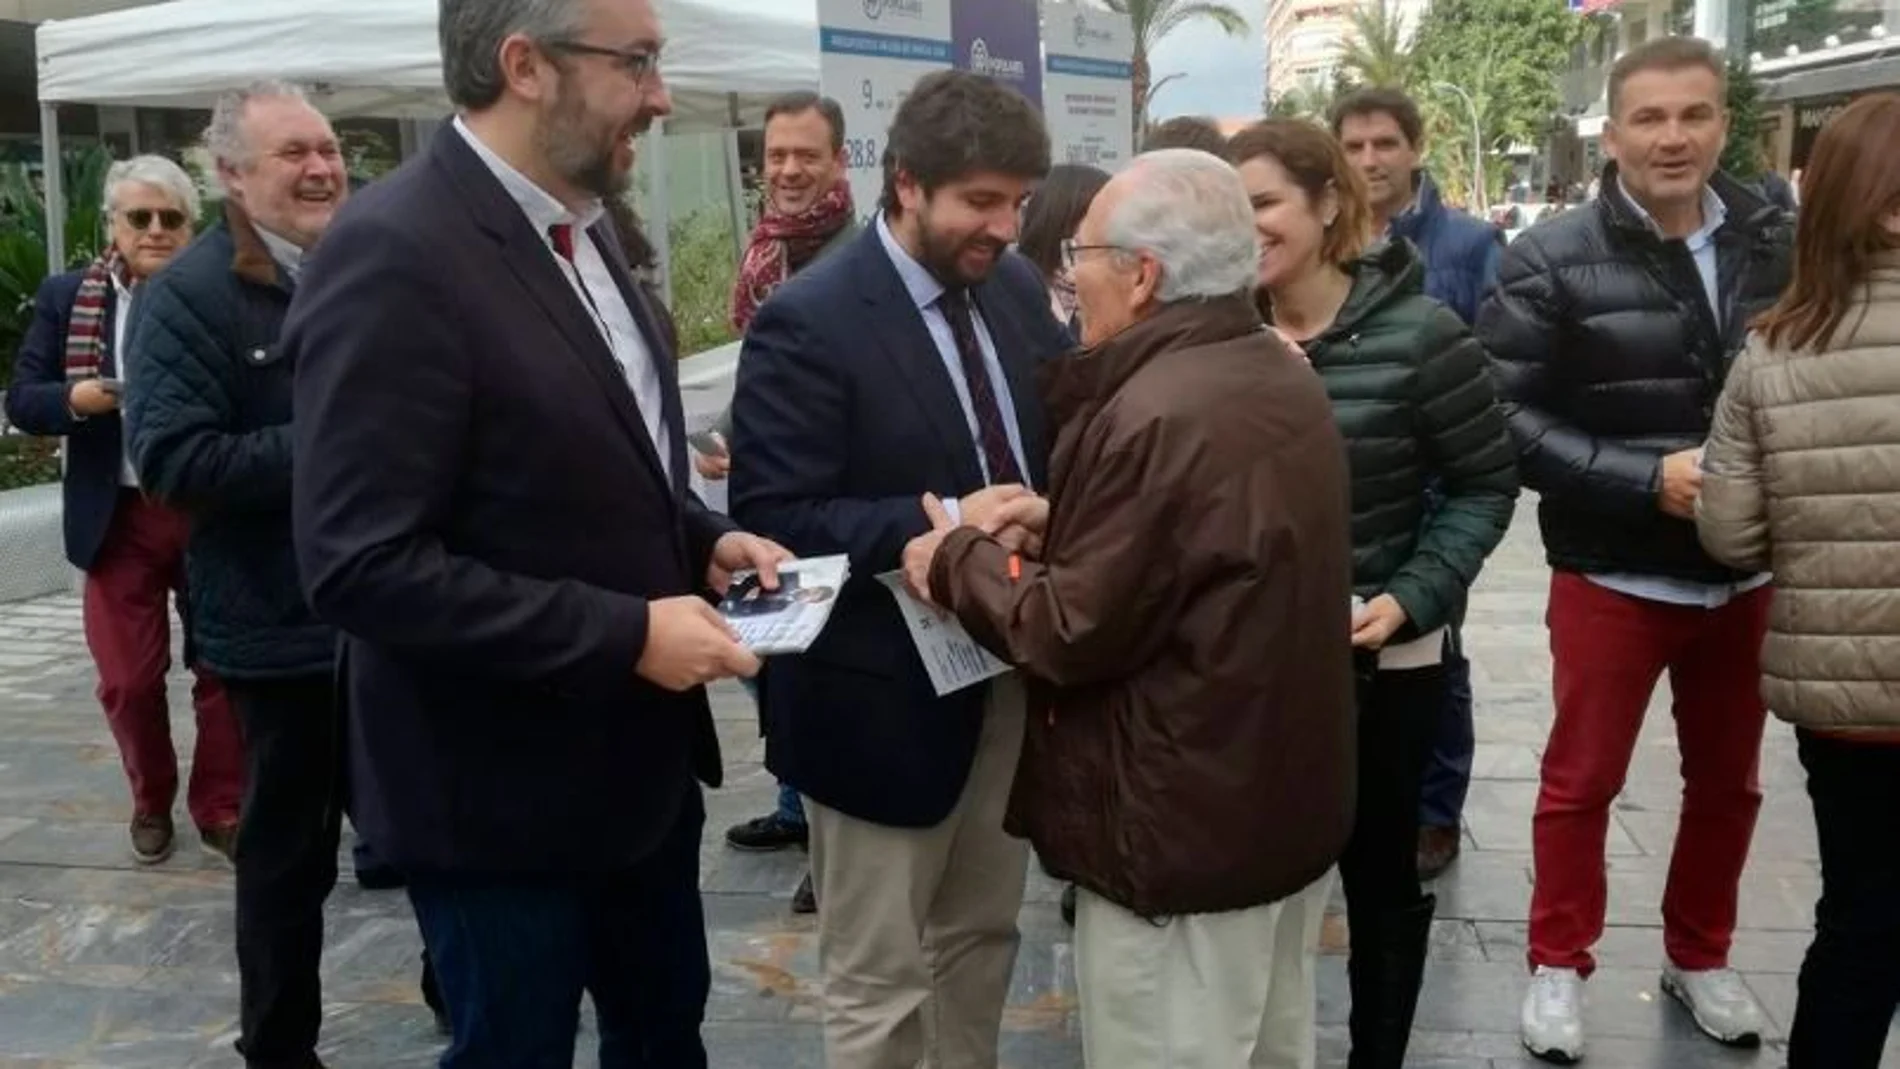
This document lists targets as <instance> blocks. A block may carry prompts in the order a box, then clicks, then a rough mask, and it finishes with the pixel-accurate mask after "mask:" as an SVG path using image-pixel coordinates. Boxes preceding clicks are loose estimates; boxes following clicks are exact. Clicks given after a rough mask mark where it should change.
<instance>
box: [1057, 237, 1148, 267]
mask: <svg viewBox="0 0 1900 1069" xmlns="http://www.w3.org/2000/svg"><path fill="white" fill-rule="evenodd" d="M1133 251H1134V250H1133V249H1130V248H1128V247H1127V246H1126V245H1083V244H1080V243H1079V242H1077V241H1076V240H1075V239H1074V238H1063V239H1062V266H1064V267H1066V268H1068V269H1069V270H1071V271H1073V270H1075V261H1076V260H1077V258H1078V257H1079V256H1080V255H1081V254H1082V253H1085V252H1121V253H1127V252H1133Z"/></svg>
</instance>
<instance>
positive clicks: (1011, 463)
mask: <svg viewBox="0 0 1900 1069" xmlns="http://www.w3.org/2000/svg"><path fill="white" fill-rule="evenodd" d="M937 306H938V307H939V308H941V309H942V310H943V317H944V318H945V319H946V320H948V321H949V323H950V336H951V337H953V338H955V339H956V342H957V357H958V358H959V359H960V360H961V361H962V363H963V381H964V382H965V383H966V384H967V385H968V386H969V388H970V407H972V408H974V409H976V430H977V437H978V439H979V443H978V444H980V445H981V446H982V447H983V460H984V461H985V462H986V463H987V464H988V465H989V469H990V482H991V484H1001V483H1020V482H1022V481H1023V469H1022V466H1021V465H1020V464H1018V463H1016V452H1015V450H1013V449H1011V448H1010V447H1009V430H1008V426H1007V425H1006V424H1005V423H1004V422H1003V409H1002V406H1001V405H999V404H997V401H996V386H995V384H993V383H991V382H990V373H989V370H988V369H987V368H986V367H985V366H984V364H983V347H982V345H981V344H980V343H978V341H977V339H976V318H975V317H974V316H972V315H971V314H970V295H969V294H968V293H967V292H965V291H963V290H946V291H944V294H943V296H941V297H939V298H937Z"/></svg>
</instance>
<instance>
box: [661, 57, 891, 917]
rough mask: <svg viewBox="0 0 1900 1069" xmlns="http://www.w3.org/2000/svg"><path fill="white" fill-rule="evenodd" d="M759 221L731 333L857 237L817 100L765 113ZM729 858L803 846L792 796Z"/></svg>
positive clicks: (742, 267) (718, 463)
mask: <svg viewBox="0 0 1900 1069" xmlns="http://www.w3.org/2000/svg"><path fill="white" fill-rule="evenodd" d="M765 188H766V201H765V214H764V215H763V216H762V217H761V218H760V219H759V223H758V225H757V226H755V227H753V228H752V237H751V240H750V242H749V243H748V244H747V245H746V250H745V259H744V260H743V261H742V262H741V263H740V264H739V277H738V279H737V280H735V281H734V283H733V287H732V326H733V329H734V330H737V331H738V332H739V333H741V334H744V333H745V331H746V328H747V327H749V326H751V325H752V317H753V316H754V315H756V314H757V313H758V310H759V306H760V305H762V304H764V303H765V300H766V298H767V297H770V296H771V295H772V291H774V290H776V289H778V288H779V287H780V286H781V285H784V283H785V280H786V279H788V278H790V277H792V275H794V274H796V273H798V272H799V271H800V270H802V269H803V268H804V267H805V266H806V265H808V264H810V263H813V262H814V261H816V260H817V259H818V258H819V257H821V256H823V255H825V254H826V253H827V252H830V251H831V250H833V249H836V248H839V247H841V246H843V245H845V244H846V243H847V242H849V241H850V240H851V238H852V237H853V236H855V235H856V234H857V232H858V217H857V210H856V208H855V207H854V206H853V205H852V203H851V186H850V185H849V184H848V183H847V182H846V181H845V156H844V111H843V109H841V108H840V107H839V106H838V102H837V101H835V100H833V99H831V98H830V97H823V96H819V95H818V94H816V93H808V92H798V93H788V94H786V95H784V96H782V97H779V98H778V99H777V100H774V101H773V102H772V104H771V106H769V107H768V108H766V109H765ZM731 426H732V412H731V410H730V409H727V410H726V411H725V412H722V413H720V416H719V420H718V422H717V423H716V425H715V426H714V429H713V433H714V434H716V435H718V436H719V437H718V441H719V443H720V444H721V445H724V443H725V438H726V436H727V435H728V434H729V433H730V430H731ZM693 464H694V466H695V467H696V468H698V469H699V473H700V475H702V476H704V477H705V478H708V479H723V478H725V477H726V473H727V471H728V470H729V469H730V467H731V460H730V458H729V456H728V455H727V454H726V453H725V452H723V451H721V452H719V453H717V454H713V453H698V454H695V455H694V458H693ZM726 842H727V843H728V844H729V845H731V846H732V847H733V848H734V849H736V850H756V851H767V850H784V849H787V848H789V847H794V846H803V845H805V842H806V827H805V809H804V806H803V805H802V804H800V802H799V798H798V792H797V791H794V790H792V789H791V788H789V787H786V786H784V785H783V784H781V785H780V786H779V797H778V805H777V807H775V808H774V809H773V811H772V812H770V813H767V814H766V815H764V816H761V817H756V818H754V819H752V820H748V821H746V822H744V823H742V824H737V825H734V826H733V827H732V828H730V829H728V830H727V831H726ZM817 908H818V902H817V897H816V896H815V895H814V894H813V893H812V886H811V877H810V876H809V875H807V876H806V877H805V879H804V880H803V881H802V882H800V884H799V885H798V890H797V892H795V893H794V894H793V895H792V910H793V912H796V913H811V912H814V911H816V909H817Z"/></svg>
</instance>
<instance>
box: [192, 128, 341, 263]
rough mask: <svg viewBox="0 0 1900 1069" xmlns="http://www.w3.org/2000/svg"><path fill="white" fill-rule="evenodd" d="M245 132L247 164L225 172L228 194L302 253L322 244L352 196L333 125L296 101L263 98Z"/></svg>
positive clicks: (231, 166)
mask: <svg viewBox="0 0 1900 1069" xmlns="http://www.w3.org/2000/svg"><path fill="white" fill-rule="evenodd" d="M239 126H240V127H241V129H242V130H243V140H244V145H245V150H246V158H245V159H244V160H242V161H238V162H236V163H230V162H227V163H224V164H222V165H221V166H220V168H219V174H220V175H222V176H223V178H224V184H225V188H227V189H228V190H230V192H231V196H232V198H233V199H234V200H236V201H237V203H238V204H239V205H240V206H241V207H243V209H244V211H245V213H246V214H247V215H249V216H250V217H251V221H252V222H254V223H256V224H257V225H258V226H260V227H263V228H264V229H265V230H268V231H270V232H271V233H273V234H276V235H277V236H278V237H280V238H283V239H284V240H286V241H288V242H290V243H291V244H293V245H296V246H298V247H300V248H306V249H307V248H309V247H310V246H312V245H314V244H316V242H317V239H318V238H319V237H321V236H323V232H324V230H325V229H327V228H328V227H329V225H330V220H331V218H332V217H334V216H335V215H336V210H337V207H338V206H339V205H341V204H342V203H343V198H344V197H346V196H348V195H349V180H348V175H347V173H346V172H345V169H344V166H343V153H342V151H341V150H340V149H339V148H338V147H337V140H336V132H335V131H334V130H332V129H330V121H329V120H328V119H325V118H324V117H323V115H322V113H320V112H318V111H317V109H315V108H313V107H311V106H310V105H309V104H308V103H306V102H305V101H302V100H298V99H297V98H295V97H258V98H256V99H254V100H252V101H251V102H250V103H249V104H247V105H245V108H244V117H243V119H242V120H241V122H240V123H239Z"/></svg>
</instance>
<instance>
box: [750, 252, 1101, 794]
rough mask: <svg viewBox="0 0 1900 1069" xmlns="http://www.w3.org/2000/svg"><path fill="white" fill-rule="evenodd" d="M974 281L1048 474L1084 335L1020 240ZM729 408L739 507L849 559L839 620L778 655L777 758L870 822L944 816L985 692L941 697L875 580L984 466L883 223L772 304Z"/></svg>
mask: <svg viewBox="0 0 1900 1069" xmlns="http://www.w3.org/2000/svg"><path fill="white" fill-rule="evenodd" d="M973 293H974V296H975V298H976V302H977V305H978V307H979V308H980V309H981V311H982V315H983V320H984V322H985V324H986V325H987V326H988V327H989V331H990V336H991V339H992V340H993V341H994V342H995V345H996V353H997V357H998V359H999V360H1000V362H1001V363H1002V365H1003V370H1004V373H1005V375H1006V377H1007V378H1008V380H1009V388H1010V393H1011V395H1012V399H1013V400H1014V402H1015V406H1016V412H1015V416H1016V420H1017V424H1018V426H1019V427H1020V429H1021V432H1022V443H1023V451H1024V453H1025V454H1026V459H1027V462H1028V465H1029V478H1030V480H1031V481H1032V482H1033V483H1035V484H1036V485H1037V486H1038V487H1041V486H1045V485H1046V483H1047V477H1048V466H1047V464H1048V450H1049V437H1048V432H1047V429H1046V427H1045V426H1044V422H1043V414H1042V403H1041V399H1040V396H1039V394H1038V392H1037V388H1036V378H1035V372H1036V369H1037V367H1038V366H1039V365H1040V364H1041V362H1042V361H1044V360H1046V359H1048V358H1050V357H1053V356H1055V355H1057V354H1059V353H1061V352H1063V351H1064V350H1065V349H1067V348H1068V345H1069V338H1068V335H1067V334H1066V333H1065V332H1064V331H1063V329H1062V327H1061V326H1060V325H1059V324H1058V323H1057V322H1056V321H1055V317H1054V316H1053V315H1052V314H1051V313H1050V310H1049V298H1048V293H1047V291H1046V290H1045V289H1044V288H1043V285H1042V281H1041V278H1040V276H1038V275H1037V273H1036V270H1035V268H1034V267H1032V266H1031V265H1030V264H1029V262H1028V261H1027V260H1024V259H1023V258H1022V257H1020V256H1018V255H1016V254H1014V253H1010V254H1007V255H1005V256H1004V258H1003V259H1002V261H1001V262H1000V263H999V264H998V265H997V268H996V270H995V271H993V272H992V273H991V275H990V277H989V279H988V280H986V281H985V282H984V283H983V284H982V285H980V286H977V287H976V288H975V289H974V291H973ZM732 415H733V431H732V451H733V462H732V485H731V493H732V508H733V516H734V517H735V518H736V519H737V520H738V521H739V522H740V523H742V524H744V525H745V526H746V527H747V528H748V529H751V530H755V531H757V532H758V533H760V534H762V535H765V536H767V537H769V538H773V539H776V540H778V541H779V542H780V543H782V544H784V545H785V546H786V547H787V548H789V549H791V550H792V551H793V552H795V553H797V554H799V555H801V556H818V555H822V554H833V553H848V554H850V556H851V576H852V577H851V581H850V582H849V583H848V584H846V586H845V589H844V591H843V592H842V593H841V595H840V598H839V602H838V605H837V608H836V609H835V610H834V611H833V614H832V617H831V622H830V624H829V625H828V626H827V627H826V629H825V632H824V634H823V635H821V636H820V637H819V639H818V641H817V643H816V644H814V645H813V646H812V648H811V649H810V650H809V651H807V652H806V653H805V654H804V655H803V656H799V657H785V658H775V659H774V660H773V661H772V662H771V663H770V664H769V665H768V666H767V670H766V673H765V679H764V684H763V688H762V689H763V698H762V704H763V711H764V719H765V730H766V764H767V766H768V767H769V768H770V769H771V770H772V772H773V773H774V774H775V775H777V776H778V777H779V778H780V779H781V780H783V781H785V782H787V783H790V784H791V785H792V786H793V787H796V788H797V789H798V790H799V791H801V792H803V793H804V794H807V795H810V796H811V797H812V798H814V799H816V800H817V801H818V802H819V803H821V804H823V805H826V806H830V807H831V808H833V809H837V810H839V811H841V812H844V813H848V814H850V815H851V816H854V817H858V818H860V819H863V820H870V821H874V822H877V823H880V824H886V825H892V826H897V827H928V826H930V825H934V824H936V823H938V822H940V821H942V820H943V819H944V817H946V816H947V815H948V814H949V813H950V810H951V809H952V807H954V806H955V805H956V801H957V798H958V796H959V795H961V794H962V792H963V785H964V781H965V780H966V779H967V778H968V777H969V772H970V765H971V762H972V760H973V758H974V756H975V753H976V743H977V737H978V734H979V731H980V729H981V727H982V716H983V699H984V697H985V693H986V688H984V687H972V688H969V689H967V690H963V691H960V692H958V693H956V694H952V695H950V696H948V697H946V698H941V699H940V698H938V697H937V696H936V694H935V692H934V691H933V690H932V689H931V686H930V679H929V676H928V675H927V674H926V673H925V671H924V666H923V662H922V660H920V659H919V658H918V656H917V651H916V649H915V648H914V647H913V646H912V644H911V641H910V636H909V633H908V632H907V631H906V630H905V629H904V624H903V621H902V618H901V617H900V616H899V615H898V611H897V605H896V602H895V601H894V600H893V599H892V597H891V594H890V592H889V591H887V590H886V589H885V588H884V586H883V585H882V584H880V583H879V582H877V580H876V578H875V576H877V574H878V573H880V572H886V571H890V570H892V569H894V568H897V567H899V566H900V564H901V556H902V553H903V549H904V544H905V543H906V542H908V541H909V540H910V539H911V538H913V537H915V536H917V535H919V534H922V533H923V532H925V531H927V530H929V528H930V524H929V521H928V520H927V519H926V518H925V516H924V511H923V505H922V503H921V498H922V496H923V495H924V493H925V492H926V491H929V492H933V493H936V494H938V495H939V496H941V497H945V498H950V497H961V496H963V495H965V494H969V493H972V492H974V491H976V490H979V489H981V488H982V486H983V472H982V468H981V466H980V464H979V463H978V461H977V448H976V444H975V442H974V441H973V440H972V438H971V435H970V431H969V425H968V423H967V422H966V421H965V419H964V415H963V408H962V406H961V404H960V403H959V402H958V400H957V395H956V388H955V385H954V384H953V383H952V381H951V379H950V375H949V372H948V371H947V370H946V369H945V367H944V363H943V360H942V358H941V357H940V356H939V355H938V352H937V348H936V345H935V343H934V342H932V340H931V338H930V334H929V331H928V328H926V327H925V325H924V320H923V316H922V314H921V313H920V312H919V311H918V310H917V306H916V304H915V303H914V302H913V301H912V300H911V296H910V293H909V292H908V291H907V290H906V289H905V288H904V283H903V280H902V279H901V278H900V277H899V275H898V273H897V268H896V267H895V266H893V265H892V263H891V261H890V257H889V255H888V254H887V253H886V252H885V250H884V246H883V243H882V242H881V241H880V240H879V238H878V234H877V228H876V227H866V228H865V230H864V233H863V234H862V235H860V236H859V237H858V238H857V239H856V240H855V241H854V242H853V243H852V244H851V245H850V246H848V247H846V248H844V249H842V250H840V251H839V252H838V253H837V254H835V255H833V256H831V257H828V258H827V259H825V260H824V261H822V262H820V263H817V264H814V265H813V266H812V267H810V268H808V269H806V270H805V271H804V272H802V273H800V274H799V275H797V276H795V277H793V278H792V279H791V281H789V282H787V283H786V284H785V285H784V286H783V287H781V288H780V289H779V290H778V292H776V293H775V294H773V295H772V297H771V298H770V299H769V300H767V301H766V303H765V306H764V307H763V308H761V309H760V310H759V314H758V317H757V318H756V319H754V320H753V321H752V327H751V330H750V331H749V332H748V333H747V335H746V340H745V345H744V348H743V350H742V352H741V354H740V358H739V378H738V386H737V389H736V392H735V395H734V398H733V405H732Z"/></svg>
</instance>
